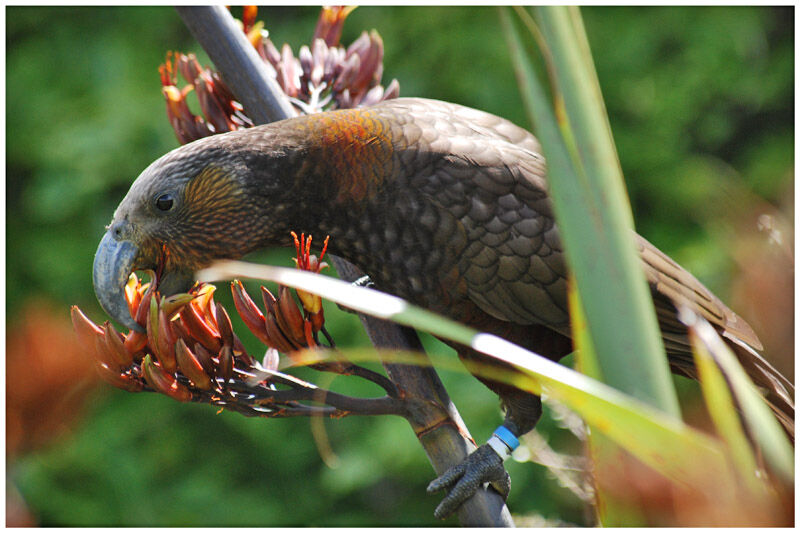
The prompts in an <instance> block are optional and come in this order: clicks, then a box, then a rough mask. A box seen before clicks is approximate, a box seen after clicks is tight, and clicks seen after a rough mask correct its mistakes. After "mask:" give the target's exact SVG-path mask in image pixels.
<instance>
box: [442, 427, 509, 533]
mask: <svg viewBox="0 0 800 533" xmlns="http://www.w3.org/2000/svg"><path fill="white" fill-rule="evenodd" d="M503 460H504V457H501V456H500V455H499V453H498V452H497V451H495V449H494V448H493V447H492V445H491V444H489V443H487V444H484V445H483V446H481V447H479V448H478V449H477V450H475V451H474V452H472V453H471V454H469V456H468V457H467V458H466V459H464V461H462V462H461V463H459V464H457V465H455V466H453V467H451V468H449V469H448V470H447V471H446V472H445V473H444V474H442V475H441V476H439V477H438V478H436V479H434V480H433V481H431V483H430V485H428V493H429V494H432V493H434V492H437V491H439V490H442V489H448V490H449V492H448V493H447V496H445V498H444V499H443V500H442V501H441V503H439V505H438V506H437V507H436V510H435V511H434V512H433V514H434V516H435V517H436V518H438V519H440V520H442V519H445V518H447V517H448V516H450V515H451V514H453V513H454V512H455V511H456V510H457V509H458V508H459V507H460V506H461V504H462V503H464V502H465V501H466V500H468V499H469V498H470V497H471V496H472V495H473V494H475V493H476V492H477V491H478V489H479V488H480V487H481V485H483V484H484V483H491V484H492V486H493V487H494V488H495V489H496V490H497V492H499V493H500V495H501V496H503V499H504V500H505V499H506V498H508V492H509V490H510V489H511V478H510V477H509V475H508V472H506V469H505V468H504V467H503Z"/></svg>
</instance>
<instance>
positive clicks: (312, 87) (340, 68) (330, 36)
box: [159, 6, 400, 144]
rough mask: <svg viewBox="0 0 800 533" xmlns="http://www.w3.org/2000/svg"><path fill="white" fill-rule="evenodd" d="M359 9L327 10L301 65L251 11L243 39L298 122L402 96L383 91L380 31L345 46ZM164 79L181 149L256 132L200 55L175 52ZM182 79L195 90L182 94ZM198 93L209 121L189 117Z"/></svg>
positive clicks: (394, 88) (395, 90)
mask: <svg viewBox="0 0 800 533" xmlns="http://www.w3.org/2000/svg"><path fill="white" fill-rule="evenodd" d="M353 9H354V7H352V6H351V7H323V8H322V11H321V12H320V16H319V19H318V21H317V25H316V28H315V30H314V35H313V37H312V39H311V45H310V46H307V45H304V46H302V47H301V48H300V50H299V52H298V54H297V57H295V55H294V53H293V52H292V49H291V47H290V46H289V45H288V44H284V45H283V46H282V47H281V48H280V50H278V48H277V47H276V46H275V45H274V44H273V43H272V41H271V40H270V39H269V33H268V32H267V31H266V30H265V29H264V23H263V22H262V21H256V20H255V18H256V15H257V12H258V8H256V7H255V6H245V7H244V10H243V15H242V21H241V27H242V31H244V33H245V34H246V35H247V38H248V40H249V41H250V43H251V44H252V45H253V47H254V48H255V49H256V51H257V52H258V54H259V56H260V57H261V58H262V59H263V60H264V62H265V63H266V64H267V66H268V67H269V68H268V70H269V71H270V73H271V74H272V75H273V77H274V78H275V80H276V81H277V82H278V85H279V86H280V87H281V89H282V90H283V92H284V93H285V94H286V95H287V96H288V97H289V100H290V101H291V102H292V104H293V105H294V108H295V111H296V112H297V113H298V114H310V113H318V112H320V111H327V110H331V109H344V108H350V107H363V106H369V105H373V104H376V103H378V102H380V101H383V100H388V99H390V98H396V97H397V96H398V95H399V93H400V86H399V84H398V83H397V80H392V81H391V83H390V84H389V86H388V87H386V88H385V89H384V87H383V86H382V85H381V78H382V76H383V40H382V39H381V37H380V35H378V33H377V32H376V31H374V30H373V31H371V32H370V33H367V32H363V33H362V34H361V36H360V37H359V38H358V39H356V40H355V41H354V42H353V43H352V44H351V45H350V46H348V47H347V48H345V47H344V46H342V45H341V44H340V43H339V38H340V37H341V33H342V26H343V25H344V21H345V19H346V18H347V15H348V14H349V13H350V12H351V11H352V10H353ZM159 73H160V75H161V85H162V89H161V92H162V94H163V95H164V98H165V100H166V103H167V117H168V118H169V122H170V124H171V125H172V128H173V129H174V130H175V135H176V136H177V138H178V141H179V142H180V143H181V144H186V143H188V142H191V141H194V140H197V139H200V138H202V137H207V136H209V135H213V134H216V133H223V132H227V131H234V130H237V129H240V128H249V127H252V126H253V121H252V120H250V118H249V117H248V116H247V115H246V114H245V111H244V109H243V108H242V105H241V104H240V103H239V102H237V101H236V100H235V99H234V96H233V94H232V93H231V91H230V90H229V89H228V87H227V86H226V85H225V83H224V82H223V81H222V79H221V77H220V75H219V74H218V73H217V72H215V71H213V70H211V69H208V68H202V67H201V66H200V64H199V63H198V62H197V58H196V57H195V56H194V54H182V53H179V52H168V53H167V57H166V61H165V62H164V64H162V65H161V66H160V67H159ZM178 73H180V75H181V77H182V78H183V79H184V80H185V81H186V82H187V83H188V85H184V86H183V87H182V88H179V87H178V84H179V81H178ZM192 91H194V92H195V93H196V94H197V99H198V101H199V104H200V109H201V111H202V116H197V115H194V114H193V113H192V112H191V111H190V110H189V106H188V104H187V102H186V99H187V97H188V96H189V93H191V92H192Z"/></svg>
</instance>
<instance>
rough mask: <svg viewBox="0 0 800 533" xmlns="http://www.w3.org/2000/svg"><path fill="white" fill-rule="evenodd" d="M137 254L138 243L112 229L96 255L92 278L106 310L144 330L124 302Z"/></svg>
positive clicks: (120, 321)
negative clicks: (119, 236) (117, 235)
mask: <svg viewBox="0 0 800 533" xmlns="http://www.w3.org/2000/svg"><path fill="white" fill-rule="evenodd" d="M138 254H139V247H138V246H136V245H135V244H134V243H133V242H131V241H129V240H124V239H118V238H117V237H116V236H115V235H114V229H113V228H109V230H108V231H107V232H106V234H105V235H103V239H102V240H101V241H100V246H98V247H97V253H96V254H95V255H94V266H93V268H92V279H93V282H94V293H95V295H96V296H97V300H98V301H99V302H100V305H101V306H102V307H103V309H105V311H106V313H108V314H109V315H110V316H111V318H113V319H114V320H116V321H117V322H119V323H120V324H123V325H124V326H125V327H127V328H129V329H132V330H136V331H143V328H142V327H141V326H140V325H139V324H137V323H136V321H135V320H134V319H133V317H132V316H131V314H130V311H129V310H128V303H127V302H126V301H125V284H126V283H127V282H128V277H129V276H130V274H131V272H132V271H133V265H134V261H136V256H137V255H138Z"/></svg>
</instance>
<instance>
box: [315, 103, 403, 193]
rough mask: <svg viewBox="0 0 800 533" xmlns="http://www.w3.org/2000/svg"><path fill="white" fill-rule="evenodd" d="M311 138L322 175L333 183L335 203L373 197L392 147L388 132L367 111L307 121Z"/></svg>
mask: <svg viewBox="0 0 800 533" xmlns="http://www.w3.org/2000/svg"><path fill="white" fill-rule="evenodd" d="M309 126H310V129H311V132H310V133H311V135H313V136H315V137H316V138H317V143H318V145H319V146H320V147H321V150H322V154H321V155H322V158H321V160H322V161H325V162H327V163H328V165H329V167H328V168H326V169H324V171H325V172H326V173H328V174H330V177H331V178H332V179H333V180H335V181H336V185H337V187H336V190H337V191H338V194H337V195H336V198H334V199H333V201H334V202H335V203H342V202H349V201H355V202H358V201H361V200H363V199H365V198H369V197H372V196H373V195H374V194H375V193H376V192H377V191H378V189H379V188H380V187H381V185H382V184H383V178H384V176H386V175H388V174H389V172H387V166H388V165H390V164H391V155H392V143H391V140H390V139H389V138H388V137H387V134H388V133H389V132H388V128H387V127H386V126H385V124H383V123H382V122H381V121H380V120H378V119H377V118H376V117H375V116H374V115H373V114H372V113H371V112H370V111H369V110H364V109H348V110H342V111H337V112H333V113H324V114H319V115H311V116H310V117H309Z"/></svg>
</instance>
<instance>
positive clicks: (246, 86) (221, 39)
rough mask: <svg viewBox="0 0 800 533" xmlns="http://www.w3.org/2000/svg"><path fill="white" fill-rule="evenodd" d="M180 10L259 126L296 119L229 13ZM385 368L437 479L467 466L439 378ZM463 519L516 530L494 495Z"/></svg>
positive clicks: (424, 371)
mask: <svg viewBox="0 0 800 533" xmlns="http://www.w3.org/2000/svg"><path fill="white" fill-rule="evenodd" d="M176 9H177V11H178V14H179V15H180V16H181V18H182V19H183V21H184V23H185V24H186V26H187V27H188V28H189V30H190V31H191V32H192V34H193V35H194V37H195V38H196V39H197V40H198V42H199V43H200V44H201V46H202V47H203V48H204V49H205V51H206V52H207V53H208V56H209V57H210V58H211V60H212V61H213V62H214V64H215V66H216V67H217V69H218V70H219V71H220V73H221V74H222V77H223V78H224V80H225V82H226V84H227V85H228V87H229V88H230V89H231V90H232V91H233V93H234V94H235V95H236V96H237V98H238V99H239V101H240V102H241V103H242V104H243V105H244V107H245V109H246V110H247V113H248V115H249V116H250V118H252V119H253V121H254V122H255V123H256V124H265V123H268V122H272V121H274V120H281V119H285V118H288V117H291V116H294V112H293V110H292V107H291V104H289V102H288V101H287V100H286V98H285V96H284V95H283V93H282V92H281V90H280V88H279V87H278V85H277V83H276V82H275V80H273V79H272V78H271V77H270V76H269V74H268V73H267V69H266V68H265V66H264V63H263V62H262V61H261V59H260V58H259V57H258V54H257V53H256V52H255V50H254V49H253V47H252V46H251V45H250V43H249V42H248V41H247V39H246V38H245V36H244V34H243V33H242V32H241V31H240V30H239V28H238V27H237V26H236V23H235V21H234V19H233V17H232V16H231V14H230V13H229V12H228V10H227V9H225V8H224V7H221V6H204V7H184V6H181V7H177V8H176ZM331 260H332V263H333V265H334V267H335V268H336V270H337V272H338V273H339V275H340V277H341V278H342V279H345V280H348V281H354V280H356V279H358V278H359V277H361V276H362V275H363V273H362V272H360V271H359V270H358V268H357V267H355V266H354V265H352V264H350V263H348V262H347V261H345V260H344V259H342V258H339V257H335V256H331ZM359 316H360V318H361V322H362V323H363V324H364V328H365V329H366V331H367V334H368V335H369V338H370V340H371V341H372V343H373V345H375V346H376V347H384V348H393V349H400V350H413V351H418V352H420V353H424V351H423V349H422V345H421V343H420V341H419V337H418V336H417V334H416V332H415V331H413V330H410V329H407V328H400V327H399V326H397V325H395V324H392V323H390V322H385V321H382V320H378V319H375V318H372V317H367V316H364V315H359ZM384 367H385V368H386V372H387V374H388V375H389V377H390V378H391V379H392V381H394V382H395V384H396V385H397V387H398V388H399V389H400V390H401V391H402V392H403V393H404V394H405V395H407V396H409V397H414V398H417V399H419V400H420V401H419V402H416V403H415V405H417V407H416V408H415V409H414V410H413V412H412V413H411V414H410V416H409V418H408V420H409V422H410V424H411V426H412V428H413V429H414V432H415V434H416V435H417V437H418V438H419V441H420V443H421V444H422V446H423V448H424V449H425V452H426V454H427V456H428V460H429V461H430V462H431V464H432V466H433V467H434V470H435V471H436V473H437V474H442V473H443V472H444V471H445V470H447V468H449V467H450V466H453V465H455V464H458V463H459V462H461V461H463V460H464V459H465V458H466V457H467V455H468V454H469V453H470V452H471V451H472V450H474V449H475V445H474V442H473V441H472V439H471V437H470V436H469V431H468V430H467V428H466V426H465V425H464V422H463V420H462V419H461V416H460V415H459V414H458V411H457V410H456V408H455V406H454V405H453V403H452V402H451V401H450V398H449V397H448V395H447V392H446V391H445V389H444V386H443V385H442V383H441V381H440V380H439V377H438V375H437V374H436V372H435V371H434V370H433V369H432V368H431V367H430V366H429V367H426V368H422V367H415V366H408V365H396V364H389V363H386V364H384ZM458 517H459V521H460V522H461V524H462V525H465V526H495V527H497V526H513V525H514V524H513V522H512V520H511V515H510V513H509V511H508V509H507V508H506V507H505V504H504V502H503V500H502V497H501V496H500V495H499V494H497V493H496V492H494V491H493V490H485V489H484V490H480V491H478V493H477V494H475V496H473V497H472V498H471V499H470V500H468V501H467V502H465V503H464V504H463V505H462V506H461V508H460V509H459V511H458Z"/></svg>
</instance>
